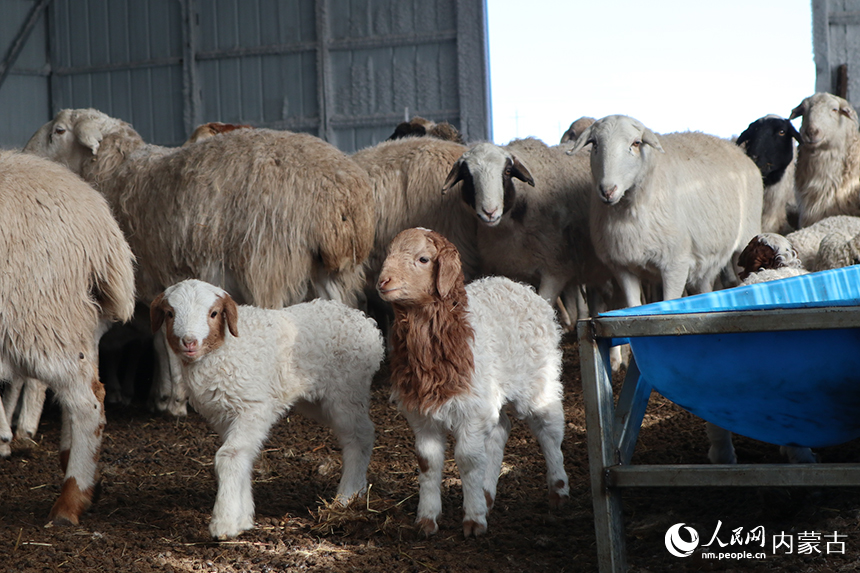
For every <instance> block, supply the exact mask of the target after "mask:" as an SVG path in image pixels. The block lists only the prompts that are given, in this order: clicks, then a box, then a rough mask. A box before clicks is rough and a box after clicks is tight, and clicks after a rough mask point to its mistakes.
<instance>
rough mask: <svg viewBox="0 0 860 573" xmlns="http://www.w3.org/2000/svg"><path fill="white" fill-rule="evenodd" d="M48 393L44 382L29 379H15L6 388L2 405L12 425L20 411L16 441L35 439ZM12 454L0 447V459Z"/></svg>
mask: <svg viewBox="0 0 860 573" xmlns="http://www.w3.org/2000/svg"><path fill="white" fill-rule="evenodd" d="M46 391H47V386H46V385H45V384H44V383H43V382H41V381H40V380H37V379H35V378H27V377H16V378H13V379H12V381H11V382H10V384H9V386H8V387H7V388H6V391H5V392H4V393H3V402H2V405H3V408H4V409H5V411H6V413H7V415H8V418H9V422H10V423H11V422H12V418H13V417H14V415H15V411H16V410H17V411H18V421H17V427H16V429H15V439H16V440H32V439H33V438H34V437H35V435H36V431H37V430H38V428H39V419H40V418H41V417H42V408H43V406H44V404H45V393H46ZM19 400H20V406H19ZM10 453H11V450H9V449H6V450H4V449H3V446H2V445H0V457H8V455H9V454H10Z"/></svg>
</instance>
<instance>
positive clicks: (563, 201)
mask: <svg viewBox="0 0 860 573" xmlns="http://www.w3.org/2000/svg"><path fill="white" fill-rule="evenodd" d="M516 179H518V180H519V181H515V180H516ZM459 182H462V187H461V195H462V197H463V200H464V201H465V202H466V204H468V205H469V208H470V209H471V210H473V211H474V212H475V214H476V216H477V218H478V220H479V222H480V224H479V225H478V230H477V239H478V252H479V256H480V258H481V262H482V270H483V271H484V272H485V273H487V274H500V275H504V276H506V277H509V278H512V279H515V280H520V281H524V282H529V283H531V284H534V285H536V286H537V287H538V294H539V295H540V296H542V297H543V298H544V299H546V300H547V301H548V302H549V303H550V304H555V302H556V299H557V298H558V297H559V296H560V295H561V294H562V293H567V295H568V296H567V297H566V298H565V303H566V306H567V307H569V308H568V310H569V311H572V310H575V309H576V307H575V306H574V304H575V303H574V304H570V303H571V301H575V300H576V298H575V296H576V293H577V292H578V290H579V286H580V285H582V286H586V285H588V286H595V287H603V286H604V285H605V284H606V283H607V282H608V281H609V280H610V279H611V277H612V275H611V273H610V271H609V269H608V268H607V267H606V266H605V265H604V264H603V263H602V262H601V261H600V259H598V258H597V255H596V253H595V251H594V247H593V245H592V243H591V236H590V234H589V226H588V204H589V198H590V196H591V170H590V167H589V164H588V154H587V153H579V154H576V155H574V156H572V157H568V156H567V155H566V154H565V151H564V148H562V147H548V146H547V145H546V144H544V143H543V142H542V141H540V140H538V139H534V138H527V139H518V140H514V141H512V142H511V143H509V144H508V145H506V146H504V147H500V146H497V145H494V144H492V143H479V144H476V145H474V146H472V147H471V148H469V150H468V151H467V152H466V153H464V154H463V155H462V156H461V157H460V159H458V160H457V162H456V163H454V165H453V167H452V168H451V172H450V173H449V174H448V178H447V179H446V180H445V185H444V186H443V190H445V191H447V190H448V189H450V188H451V187H452V186H453V185H454V184H456V183H459Z"/></svg>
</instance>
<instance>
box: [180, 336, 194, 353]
mask: <svg viewBox="0 0 860 573" xmlns="http://www.w3.org/2000/svg"><path fill="white" fill-rule="evenodd" d="M182 346H184V347H185V348H186V349H187V350H195V349H196V348H197V339H196V338H191V337H190V336H183V337H182Z"/></svg>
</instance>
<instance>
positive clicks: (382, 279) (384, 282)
mask: <svg viewBox="0 0 860 573" xmlns="http://www.w3.org/2000/svg"><path fill="white" fill-rule="evenodd" d="M390 282H391V279H390V278H386V277H380V278H379V282H378V283H376V288H377V289H379V290H383V289H384V288H385V285H387V284H388V283H390Z"/></svg>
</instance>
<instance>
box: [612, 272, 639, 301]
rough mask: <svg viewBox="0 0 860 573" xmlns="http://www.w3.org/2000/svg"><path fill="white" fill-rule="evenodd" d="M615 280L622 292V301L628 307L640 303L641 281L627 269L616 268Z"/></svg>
mask: <svg viewBox="0 0 860 573" xmlns="http://www.w3.org/2000/svg"><path fill="white" fill-rule="evenodd" d="M615 280H617V281H618V285H619V286H620V287H621V292H623V293H624V302H625V304H626V305H627V306H628V307H632V306H639V305H641V304H642V281H640V280H639V277H637V276H636V275H635V274H633V273H631V272H630V271H628V270H627V269H616V271H615Z"/></svg>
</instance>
